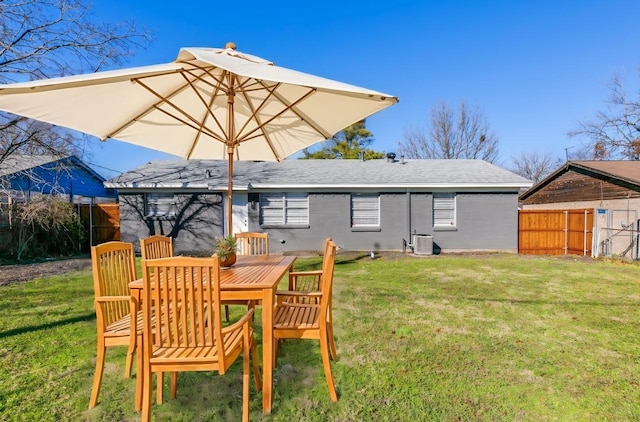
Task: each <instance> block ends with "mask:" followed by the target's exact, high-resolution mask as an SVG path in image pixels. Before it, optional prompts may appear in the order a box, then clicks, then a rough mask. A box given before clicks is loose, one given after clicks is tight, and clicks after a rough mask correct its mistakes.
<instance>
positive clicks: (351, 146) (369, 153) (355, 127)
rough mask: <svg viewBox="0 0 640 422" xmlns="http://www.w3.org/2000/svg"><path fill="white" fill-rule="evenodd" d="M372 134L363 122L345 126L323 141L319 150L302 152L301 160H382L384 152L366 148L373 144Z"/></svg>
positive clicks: (306, 149) (307, 149)
mask: <svg viewBox="0 0 640 422" xmlns="http://www.w3.org/2000/svg"><path fill="white" fill-rule="evenodd" d="M373 141H374V139H373V134H372V133H371V132H370V131H369V130H368V129H367V128H366V126H365V120H361V121H359V122H356V123H354V124H352V125H351V126H347V127H346V128H344V129H342V130H341V131H340V132H338V133H336V134H335V135H334V136H333V138H331V139H329V140H327V141H325V142H324V143H323V145H322V147H321V149H319V150H317V151H310V150H309V148H305V149H304V150H303V153H304V157H302V158H303V159H315V160H320V159H329V160H331V159H337V158H342V159H347V160H349V159H351V160H353V159H359V158H364V159H365V160H373V159H377V158H384V156H385V154H384V152H377V151H374V150H373V149H371V148H368V147H369V146H370V145H371V144H372V143H373Z"/></svg>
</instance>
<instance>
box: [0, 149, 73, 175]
mask: <svg viewBox="0 0 640 422" xmlns="http://www.w3.org/2000/svg"><path fill="white" fill-rule="evenodd" d="M61 158H64V157H60V156H56V155H50V154H43V155H25V154H11V155H9V156H8V157H6V158H5V159H4V160H2V162H0V176H6V175H8V174H14V173H18V172H21V171H25V170H28V169H31V168H34V167H38V166H42V165H44V164H48V163H52V162H54V161H58V160H60V159H61Z"/></svg>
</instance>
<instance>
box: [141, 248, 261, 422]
mask: <svg viewBox="0 0 640 422" xmlns="http://www.w3.org/2000/svg"><path fill="white" fill-rule="evenodd" d="M142 276H143V281H144V287H143V299H142V309H143V314H144V341H143V344H144V345H143V349H144V352H143V371H142V372H143V385H142V390H138V394H137V395H138V396H139V395H142V420H143V421H145V422H146V421H149V420H150V418H151V380H152V374H153V373H154V372H159V373H162V372H171V373H177V372H182V371H218V372H219V373H220V375H224V373H225V372H226V371H227V369H228V368H229V367H230V366H231V365H232V364H233V363H234V362H235V360H236V359H237V358H238V357H239V356H240V355H241V354H242V358H243V359H242V386H243V387H242V392H243V393H242V395H243V399H242V419H243V421H248V420H249V376H250V367H249V366H250V360H253V370H254V376H255V380H256V387H257V389H258V390H260V389H261V388H262V381H261V380H260V373H259V367H258V354H257V351H256V344H255V339H254V334H253V327H252V323H251V320H252V315H253V310H252V309H251V310H249V311H248V312H247V313H246V314H244V315H243V316H242V318H240V319H239V320H238V321H237V322H235V323H233V324H231V325H229V326H226V327H223V326H222V320H221V311H222V307H221V303H220V264H219V259H218V257H217V256H215V255H214V256H213V257H210V258H191V257H172V258H162V259H153V260H144V261H142ZM152 303H154V304H155V313H154V312H153V310H152V307H151V304H152ZM176 393H177V376H173V374H172V376H171V397H172V398H175V397H176Z"/></svg>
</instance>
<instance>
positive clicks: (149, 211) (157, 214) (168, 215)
mask: <svg viewBox="0 0 640 422" xmlns="http://www.w3.org/2000/svg"><path fill="white" fill-rule="evenodd" d="M145 210H146V213H145V217H146V218H151V219H160V218H162V219H172V218H175V217H176V199H175V195H174V194H173V193H159V192H153V193H147V194H146V195H145Z"/></svg>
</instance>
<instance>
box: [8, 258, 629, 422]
mask: <svg viewBox="0 0 640 422" xmlns="http://www.w3.org/2000/svg"><path fill="white" fill-rule="evenodd" d="M319 264H320V258H305V259H302V258H300V259H299V260H298V261H297V267H298V268H301V269H308V268H318V267H319ZM639 275H640V267H639V266H638V265H637V264H635V263H625V262H623V261H593V260H583V259H572V258H552V257H520V256H513V255H478V256H464V255H455V256H447V255H442V256H434V257H426V258H415V257H409V256H405V257H387V256H384V255H383V256H382V257H381V258H377V259H374V260H371V259H369V258H368V256H362V255H357V254H350V253H345V254H342V255H339V256H338V261H337V264H336V280H335V293H334V318H335V330H336V333H335V334H336V344H337V347H338V356H339V360H338V362H335V363H333V372H334V376H335V378H336V384H337V388H338V394H339V396H340V400H339V402H338V403H332V402H331V401H330V399H329V395H328V391H327V387H326V384H325V380H324V374H323V371H322V363H321V361H320V354H319V347H318V346H317V343H314V342H313V341H286V342H285V343H284V345H283V346H282V347H281V355H280V358H279V361H278V362H279V366H278V368H276V370H275V373H274V377H275V382H274V404H273V413H272V415H270V416H264V415H262V412H261V404H262V396H261V394H260V393H257V392H256V391H255V388H254V387H253V386H252V392H251V419H252V420H273V421H288V420H305V421H327V420H329V421H362V420H376V421H411V420H452V421H457V420H461V421H468V420H492V421H497V420H500V421H502V420H509V421H518V420H522V421H551V420H554V421H555V420H567V421H568V420H571V421H582V420H585V421H586V420H610V421H618V420H640V402H639V401H638V400H637V397H638V394H639V393H640V387H639V383H640V376H639V375H638V374H639V373H640V347H639V344H640V343H639V341H638V329H639V328H640V327H639V325H640V323H639V322H638V321H640V289H639V288H638V287H639V286H638V283H639V281H638V280H639V277H638V276H639ZM0 309H2V312H1V313H0V421H14V420H25V421H27V420H40V421H58V420H83V421H107V420H108V421H112V420H121V421H129V420H138V419H139V415H138V414H137V413H136V412H135V410H134V403H133V396H134V390H135V379H133V378H132V379H124V378H123V373H124V356H125V350H124V348H120V349H111V350H110V351H109V352H108V353H107V367H106V371H105V377H104V381H103V387H102V391H101V395H100V402H99V405H98V406H97V407H96V408H95V409H92V410H90V411H89V410H87V406H88V402H89V395H90V390H91V383H92V377H93V371H94V365H95V334H96V333H95V314H94V309H93V287H92V280H91V273H90V271H89V270H84V271H79V272H73V273H70V274H67V275H65V276H57V277H48V278H43V279H38V280H33V281H29V282H26V283H19V284H11V285H8V286H2V287H0ZM242 310H243V309H242V307H235V308H233V311H234V312H235V316H238V315H239V314H240V313H241V312H242ZM255 321H256V326H257V334H258V337H259V339H258V341H259V342H260V336H261V329H260V328H261V327H260V326H259V325H260V318H259V317H258V318H256V320H255ZM134 371H135V370H134ZM166 394H167V395H168V392H166ZM240 414H241V380H240V365H239V364H236V365H235V366H234V368H233V370H232V371H230V372H229V373H227V374H226V375H224V376H218V375H217V374H210V373H189V374H184V375H183V376H181V378H180V382H179V388H178V399H177V400H174V401H170V400H167V401H165V403H163V404H162V405H154V407H153V415H154V417H155V420H157V421H191V420H212V421H217V420H219V421H225V420H238V419H239V418H240Z"/></svg>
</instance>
